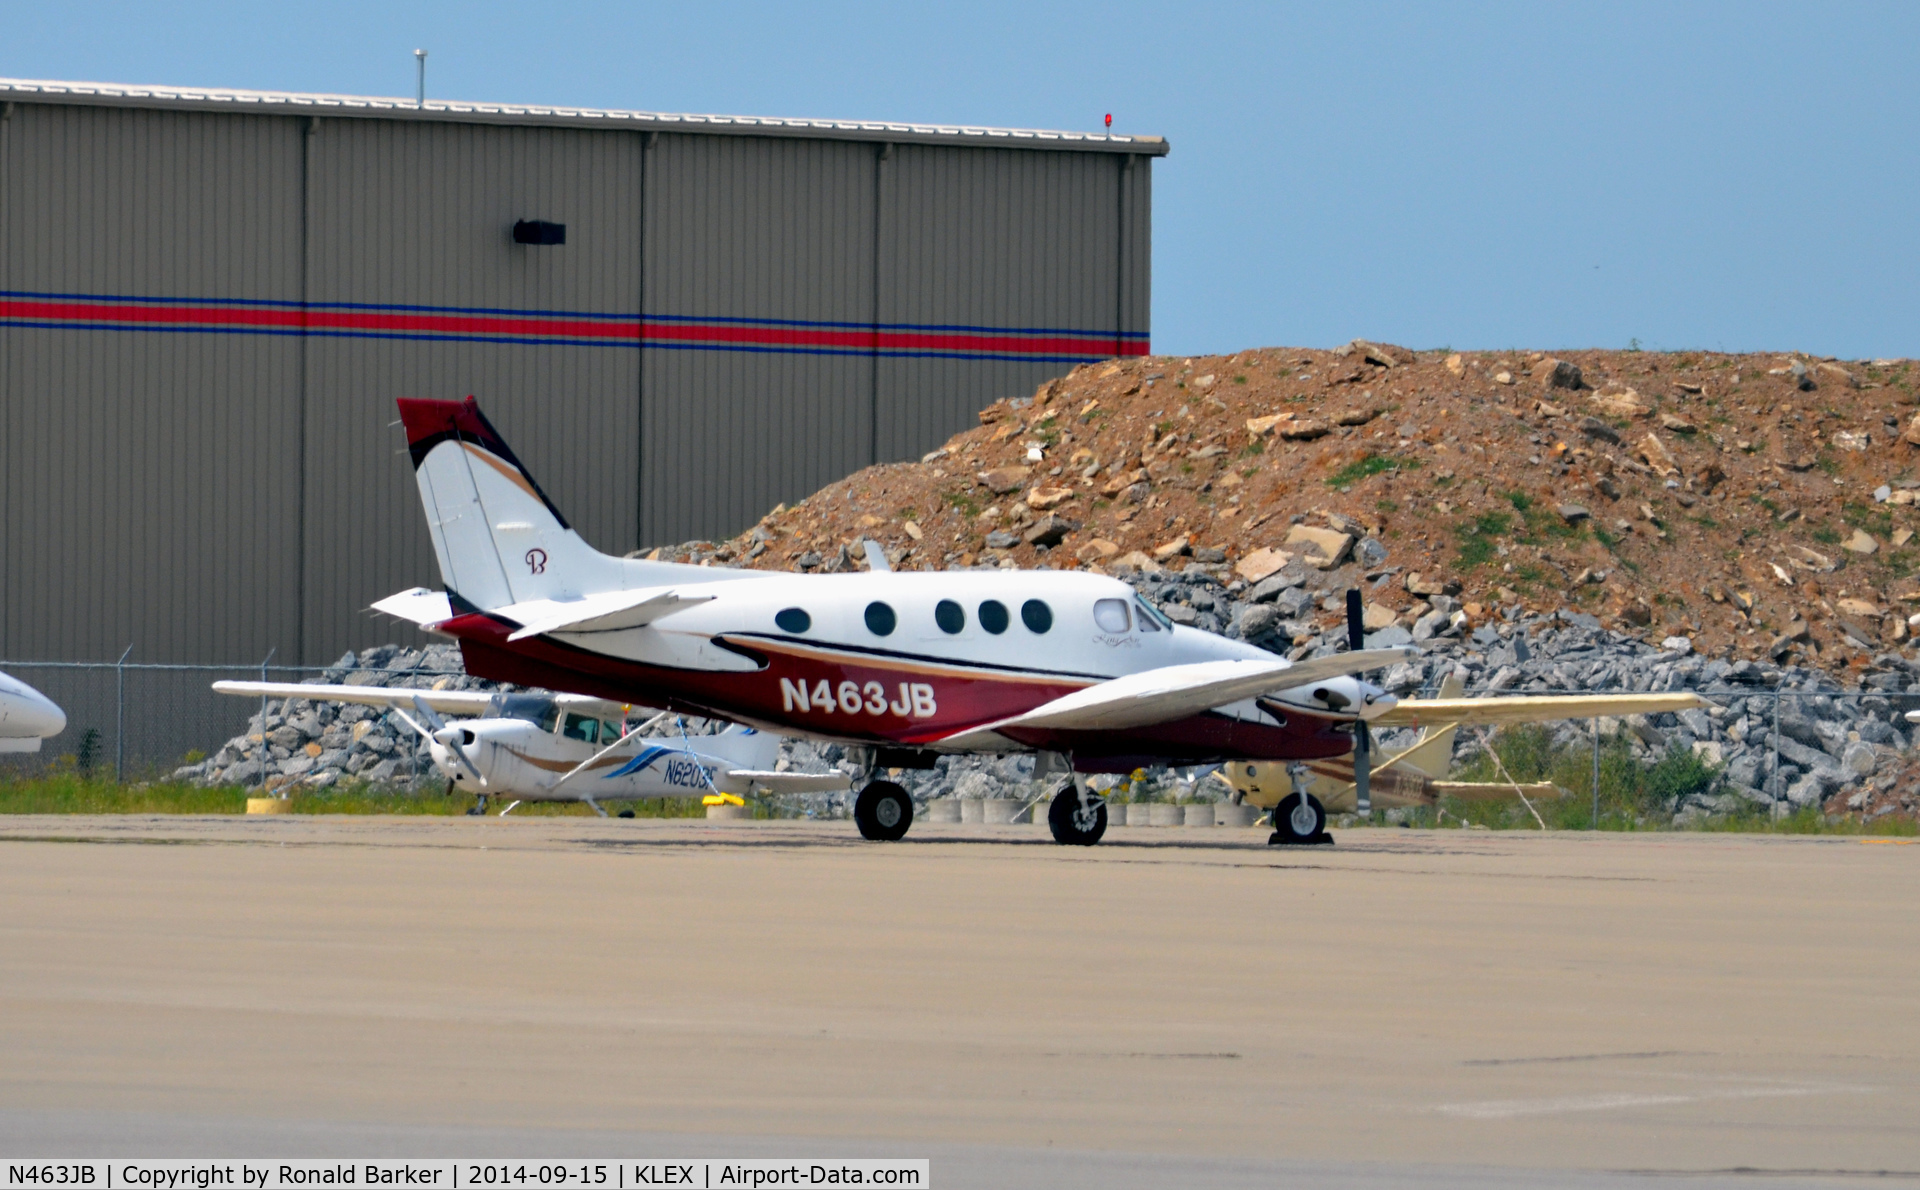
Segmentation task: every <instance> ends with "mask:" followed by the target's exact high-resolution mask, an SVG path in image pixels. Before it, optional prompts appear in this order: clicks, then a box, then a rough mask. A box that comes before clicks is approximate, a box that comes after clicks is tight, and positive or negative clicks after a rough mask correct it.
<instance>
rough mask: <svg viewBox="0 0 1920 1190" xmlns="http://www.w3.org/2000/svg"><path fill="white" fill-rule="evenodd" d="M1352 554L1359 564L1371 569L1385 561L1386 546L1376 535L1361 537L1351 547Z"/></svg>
mask: <svg viewBox="0 0 1920 1190" xmlns="http://www.w3.org/2000/svg"><path fill="white" fill-rule="evenodd" d="M1353 556H1354V559H1355V560H1356V561H1358V562H1359V563H1360V565H1362V566H1365V567H1366V568H1367V569H1369V570H1372V569H1374V568H1375V567H1378V566H1384V565H1386V562H1387V547H1386V546H1385V545H1384V544H1382V543H1381V541H1380V539H1379V538H1377V537H1363V538H1361V539H1360V542H1359V544H1357V545H1355V546H1354V547H1353Z"/></svg>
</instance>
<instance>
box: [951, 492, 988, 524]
mask: <svg viewBox="0 0 1920 1190" xmlns="http://www.w3.org/2000/svg"><path fill="white" fill-rule="evenodd" d="M946 500H947V507H948V508H951V509H953V510H954V511H955V512H957V513H959V514H960V515H961V516H963V517H966V518H968V519H969V520H971V519H972V518H974V517H977V516H979V515H980V508H981V504H980V501H978V500H976V499H974V497H973V493H972V492H971V491H970V490H969V489H966V488H957V489H955V490H954V491H951V492H948V493H947V494H946Z"/></svg>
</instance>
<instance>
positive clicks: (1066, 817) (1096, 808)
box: [1047, 784, 1107, 847]
mask: <svg viewBox="0 0 1920 1190" xmlns="http://www.w3.org/2000/svg"><path fill="white" fill-rule="evenodd" d="M1047 825H1048V826H1049V827H1050V828H1052V830H1053V841H1054V842H1056V843H1064V844H1067V845H1068V846H1072V847H1091V846H1093V845H1094V844H1095V843H1098V842H1099V841H1100V836H1101V835H1104V834H1106V833H1107V803H1106V802H1105V801H1104V800H1095V801H1094V802H1093V804H1092V805H1091V806H1090V807H1089V806H1083V805H1081V804H1080V791H1079V790H1077V789H1075V788H1074V787H1073V785H1072V784H1069V785H1068V786H1067V787H1066V788H1065V789H1063V790H1061V791H1060V792H1059V793H1056V794H1054V795H1053V802H1052V804H1051V805H1049V806H1048V807H1047Z"/></svg>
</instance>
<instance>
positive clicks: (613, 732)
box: [600, 719, 627, 744]
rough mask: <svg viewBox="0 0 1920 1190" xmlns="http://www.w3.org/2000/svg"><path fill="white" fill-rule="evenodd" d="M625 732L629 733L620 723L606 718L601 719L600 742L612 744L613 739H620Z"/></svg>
mask: <svg viewBox="0 0 1920 1190" xmlns="http://www.w3.org/2000/svg"><path fill="white" fill-rule="evenodd" d="M625 734H627V733H626V731H625V730H624V729H623V728H622V727H621V725H620V724H618V723H609V722H607V721H606V720H605V719H602V720H601V721H600V742H601V743H603V744H611V743H613V741H615V740H617V739H619V738H620V737H621V736H623V735H625Z"/></svg>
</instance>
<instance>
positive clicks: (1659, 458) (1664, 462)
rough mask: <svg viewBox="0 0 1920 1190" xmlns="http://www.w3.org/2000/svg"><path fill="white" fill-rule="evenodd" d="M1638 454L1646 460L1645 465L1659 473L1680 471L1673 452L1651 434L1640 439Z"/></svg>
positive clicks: (1673, 473)
mask: <svg viewBox="0 0 1920 1190" xmlns="http://www.w3.org/2000/svg"><path fill="white" fill-rule="evenodd" d="M1639 454H1640V457H1641V458H1643V459H1645V460H1646V461H1647V466H1649V467H1651V468H1653V469H1654V470H1655V471H1658V472H1659V473H1660V474H1661V475H1678V474H1679V473H1680V466H1679V464H1678V463H1676V462H1674V458H1673V452H1672V451H1669V450H1668V449H1667V444H1666V443H1664V442H1662V441H1660V439H1658V438H1656V437H1654V436H1653V435H1652V434H1648V435H1647V436H1646V437H1645V438H1642V439H1641V440H1640V446H1639Z"/></svg>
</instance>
